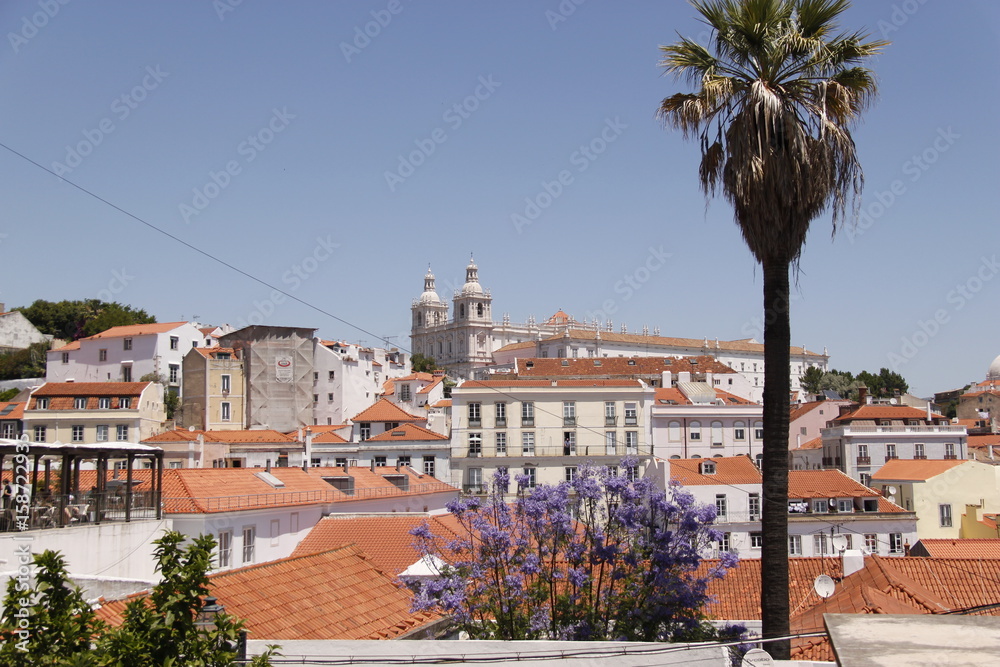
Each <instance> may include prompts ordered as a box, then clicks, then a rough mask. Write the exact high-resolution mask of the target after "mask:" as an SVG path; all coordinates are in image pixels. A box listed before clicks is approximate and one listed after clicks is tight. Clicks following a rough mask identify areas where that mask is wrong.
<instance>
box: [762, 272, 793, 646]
mask: <svg viewBox="0 0 1000 667" xmlns="http://www.w3.org/2000/svg"><path fill="white" fill-rule="evenodd" d="M788 268H789V262H788V260H787V259H785V258H776V259H771V260H768V261H766V262H764V264H763V269H764V452H763V453H764V460H763V464H762V471H761V473H762V478H763V495H764V503H763V505H764V506H763V513H762V521H761V532H762V538H763V548H762V550H761V558H760V561H761V562H760V571H761V582H760V583H761V603H760V604H761V612H762V614H761V619H762V621H763V636H764V637H765V638H767V637H780V636H783V635H787V634H788V633H789V621H788V616H789V602H788V410H789V393H790V392H791V381H790V379H789V372H790V361H791V359H790V357H789V346H790V345H791V325H790V323H789V312H788V303H789V295H788ZM764 648H765V649H766V650H767V652H768V653H770V654H771V656H772V657H773V658H774V659H776V660H788V659H789V658H790V655H789V654H790V652H791V641H790V640H785V641H779V642H771V643H768V644H766V645H765V646H764Z"/></svg>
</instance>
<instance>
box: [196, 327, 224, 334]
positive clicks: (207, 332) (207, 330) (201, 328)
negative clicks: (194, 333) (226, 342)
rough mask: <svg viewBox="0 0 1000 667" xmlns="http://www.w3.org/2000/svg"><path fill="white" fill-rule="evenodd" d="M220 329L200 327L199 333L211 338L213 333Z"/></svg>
mask: <svg viewBox="0 0 1000 667" xmlns="http://www.w3.org/2000/svg"><path fill="white" fill-rule="evenodd" d="M218 328H219V327H198V331H200V332H201V335H202V336H211V335H212V332H214V331H215V330H216V329H218Z"/></svg>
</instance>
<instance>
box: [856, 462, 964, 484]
mask: <svg viewBox="0 0 1000 667" xmlns="http://www.w3.org/2000/svg"><path fill="white" fill-rule="evenodd" d="M963 463H965V461H962V460H958V459H949V460H947V461H941V460H935V459H917V460H909V459H892V460H891V461H886V462H885V465H884V466H882V467H881V468H879V470H878V472H876V473H875V474H874V475H872V479H873V480H892V481H910V482H917V481H921V482H922V481H924V480H928V479H930V478H931V477H936V476H938V475H940V474H941V473H943V472H947V471H948V470H951V469H952V468H954V467H956V466H960V465H962V464H963Z"/></svg>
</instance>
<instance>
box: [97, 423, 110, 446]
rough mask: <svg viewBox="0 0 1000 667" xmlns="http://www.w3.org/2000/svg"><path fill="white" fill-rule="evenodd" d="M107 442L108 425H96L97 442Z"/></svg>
mask: <svg viewBox="0 0 1000 667" xmlns="http://www.w3.org/2000/svg"><path fill="white" fill-rule="evenodd" d="M107 441H108V425H107V424H98V425H97V442H107Z"/></svg>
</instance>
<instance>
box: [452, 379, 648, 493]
mask: <svg viewBox="0 0 1000 667" xmlns="http://www.w3.org/2000/svg"><path fill="white" fill-rule="evenodd" d="M653 391H654V390H653V389H652V388H651V387H648V386H647V385H646V384H645V383H643V382H642V381H641V380H515V379H493V380H466V381H464V382H461V383H460V384H459V385H458V386H457V387H455V388H454V389H452V430H451V447H452V452H451V473H452V476H451V482H452V483H453V484H455V485H456V486H457V485H462V486H463V487H465V488H466V489H467V490H468V491H470V492H479V491H481V490H482V489H483V488H484V487H485V485H486V484H487V483H488V482H489V480H490V479H491V478H492V476H493V474H494V473H495V472H496V471H497V469H499V468H507V469H508V470H509V471H510V473H511V476H512V477H513V476H514V475H525V476H527V477H528V479H529V486H533V485H535V484H554V483H558V482H561V481H563V480H568V479H572V478H573V476H574V475H575V474H576V471H577V468H578V466H580V465H583V464H585V463H592V464H595V465H608V466H617V465H619V464H620V463H621V459H622V457H624V456H637V457H639V458H640V459H643V458H648V457H649V452H650V445H649V443H650V421H649V406H650V405H651V403H652V400H653ZM635 472H636V471H633V473H635ZM512 490H513V488H512Z"/></svg>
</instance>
